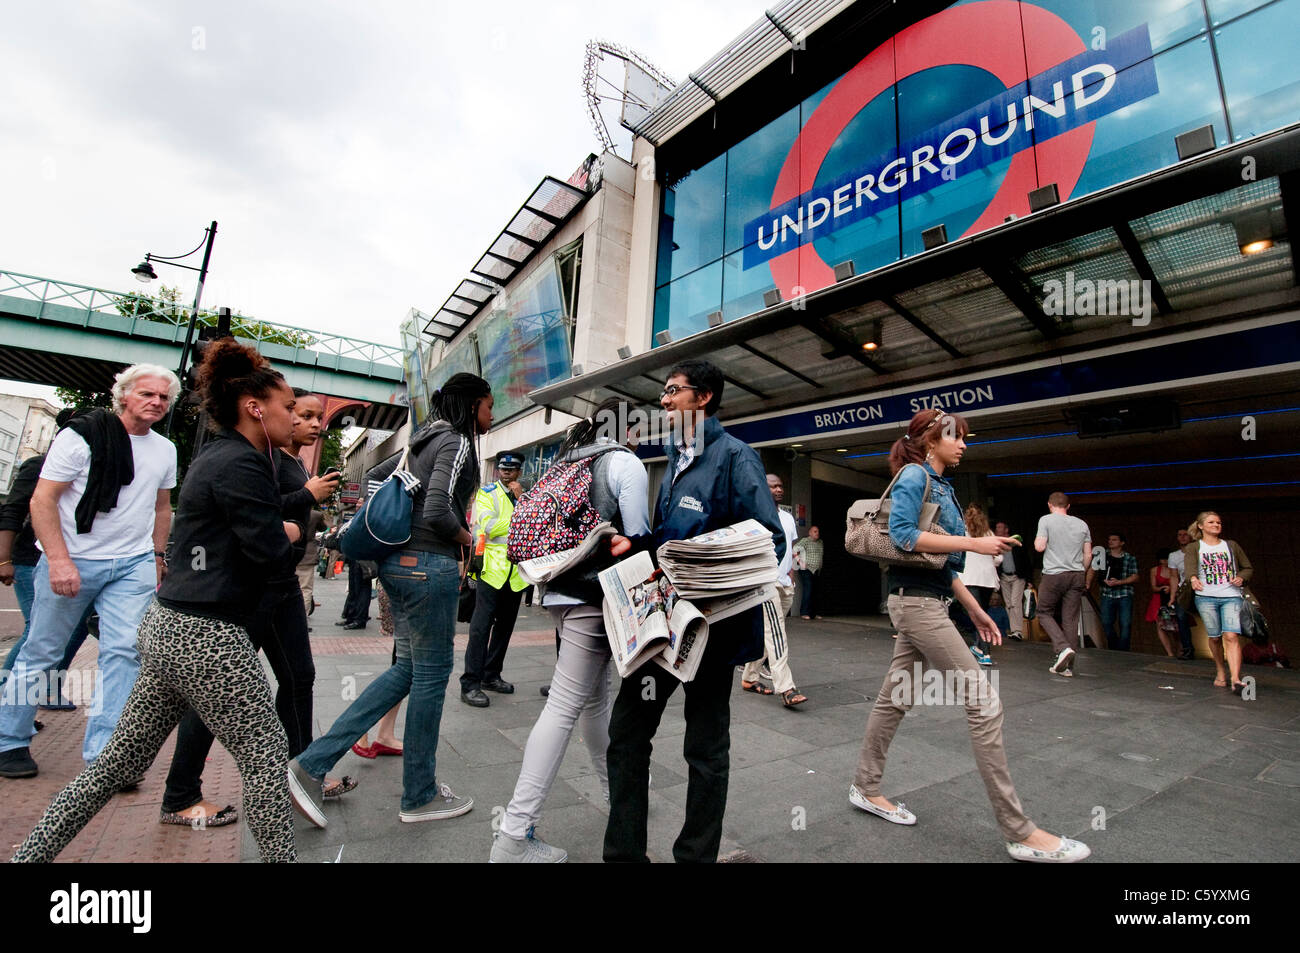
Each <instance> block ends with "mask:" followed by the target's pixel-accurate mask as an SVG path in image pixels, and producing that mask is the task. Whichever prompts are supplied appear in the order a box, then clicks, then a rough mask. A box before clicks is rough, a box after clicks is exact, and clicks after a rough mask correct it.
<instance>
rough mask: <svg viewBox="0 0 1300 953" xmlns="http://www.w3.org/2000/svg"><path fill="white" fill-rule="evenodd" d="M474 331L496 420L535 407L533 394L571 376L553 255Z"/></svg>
mask: <svg viewBox="0 0 1300 953" xmlns="http://www.w3.org/2000/svg"><path fill="white" fill-rule="evenodd" d="M475 333H476V335H477V337H478V347H479V354H480V356H481V360H482V362H483V377H485V378H486V379H487V382H488V383H489V384H491V385H492V394H493V396H494V397H495V398H496V402H495V406H494V407H493V411H492V413H493V415H494V416H495V417H496V418H497V420H504V419H505V418H507V417H512V416H514V415H515V414H517V413H519V412H520V411H521V410H526V409H528V408H531V407H532V406H533V405H532V403H531V402H530V401H529V400H528V393H529V391H532V390H536V389H537V388H538V387H544V386H546V385H547V384H549V383H551V382H552V381H557V380H562V379H564V378H567V377H568V376H569V373H570V365H571V364H572V362H573V358H572V354H571V352H570V350H569V322H568V320H567V317H566V315H565V313H564V299H563V295H562V293H561V291H560V276H559V270H558V269H557V268H556V265H555V259H554V256H552V257H550V258H548V259H547V260H546V261H544V262H543V263H541V264H540V265H538V267H537V268H535V269H534V270H533V272H532V274H530V275H529V276H528V277H527V278H525V279H524V280H523V282H522V283H521V284H520V285H519V286H518V287H517V288H515V289H514V290H513V291H511V293H510V295H509V297H508V298H506V300H505V302H504V303H503V305H502V306H501V307H499V308H497V309H496V310H494V311H493V312H492V314H491V315H489V316H488V317H487V318H486V319H484V320H483V321H482V322H480V323H479V325H478V327H477V328H475Z"/></svg>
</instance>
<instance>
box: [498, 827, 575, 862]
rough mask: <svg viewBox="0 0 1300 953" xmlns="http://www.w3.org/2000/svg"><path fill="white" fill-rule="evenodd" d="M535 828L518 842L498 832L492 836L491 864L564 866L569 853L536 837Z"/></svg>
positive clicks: (529, 830)
mask: <svg viewBox="0 0 1300 953" xmlns="http://www.w3.org/2000/svg"><path fill="white" fill-rule="evenodd" d="M536 829H537V828H536V827H535V826H532V827H529V828H528V833H527V834H526V835H524V837H523V838H521V839H518V840H516V839H515V838H513V837H510V836H508V835H506V834H502V833H501V832H500V831H497V832H496V833H495V834H493V835H492V856H491V857H490V858H489V859H488V863H489V864H562V863H564V862H565V861H567V860H568V859H569V854H568V852H567V851H563V850H560V848H558V847H553V846H552V845H550V844H548V843H546V841H544V840H541V839H540V838H538V837H537V836H535V835H534V833H533V832H534V831H535V830H536Z"/></svg>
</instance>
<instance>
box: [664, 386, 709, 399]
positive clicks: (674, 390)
mask: <svg viewBox="0 0 1300 953" xmlns="http://www.w3.org/2000/svg"><path fill="white" fill-rule="evenodd" d="M684 390H699V388H698V387H696V386H695V385H694V384H668V385H667V386H666V387H664V392H663V393H662V394H660V395H659V399H660V400H662V399H663V398H665V397H676V396H677V395H678V394H679V393H680V392H682V391H684Z"/></svg>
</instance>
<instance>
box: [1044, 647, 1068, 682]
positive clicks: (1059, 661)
mask: <svg viewBox="0 0 1300 953" xmlns="http://www.w3.org/2000/svg"><path fill="white" fill-rule="evenodd" d="M1073 667H1074V649H1072V648H1070V647H1069V646H1068V645H1067V646H1066V647H1065V648H1063V649H1061V654H1060V655H1058V656H1056V661H1055V662H1053V663H1052V667H1051V668H1049V669H1048V671H1049V672H1052V673H1054V674H1056V675H1065V674H1067V673H1068V672H1069V671H1070V669H1071V668H1073Z"/></svg>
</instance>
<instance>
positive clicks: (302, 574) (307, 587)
mask: <svg viewBox="0 0 1300 953" xmlns="http://www.w3.org/2000/svg"><path fill="white" fill-rule="evenodd" d="M296 571H297V573H298V587H299V588H300V589H302V603H303V605H304V606H306V608H307V614H308V615H311V613H312V607H313V605H314V602H313V600H314V598H315V597H314V596H313V595H312V589H313V588H314V587H315V585H316V564H315V563H314V562H312V563H302V564H301V565H299V566H298V569H297V570H296Z"/></svg>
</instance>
